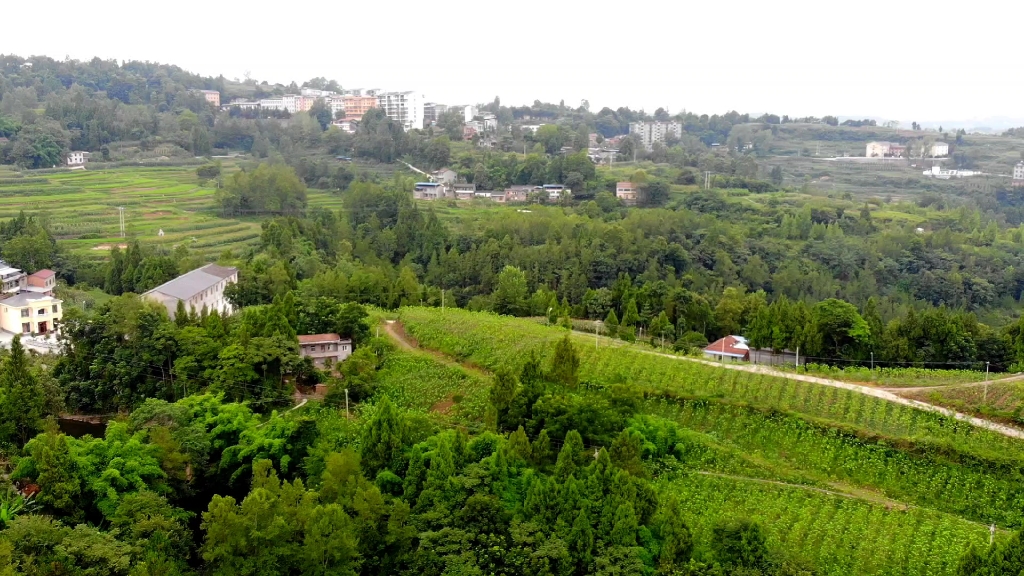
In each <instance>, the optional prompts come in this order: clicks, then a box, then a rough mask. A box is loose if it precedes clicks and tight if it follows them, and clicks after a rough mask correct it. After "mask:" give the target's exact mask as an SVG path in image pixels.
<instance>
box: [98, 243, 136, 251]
mask: <svg viewBox="0 0 1024 576" xmlns="http://www.w3.org/2000/svg"><path fill="white" fill-rule="evenodd" d="M113 247H114V244H100V245H98V246H93V247H92V249H93V250H110V249H111V248H113ZM117 247H118V248H127V247H128V245H127V244H117Z"/></svg>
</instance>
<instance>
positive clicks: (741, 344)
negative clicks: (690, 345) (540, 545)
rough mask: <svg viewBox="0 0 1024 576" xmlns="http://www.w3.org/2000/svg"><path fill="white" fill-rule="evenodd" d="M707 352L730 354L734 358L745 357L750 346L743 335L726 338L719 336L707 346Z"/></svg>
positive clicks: (721, 354)
mask: <svg viewBox="0 0 1024 576" xmlns="http://www.w3.org/2000/svg"><path fill="white" fill-rule="evenodd" d="M704 351H705V352H708V353H711V354H717V355H720V356H729V357H732V358H743V357H744V356H746V355H747V353H748V352H750V347H749V346H747V339H746V338H744V337H743V336H731V335H730V336H726V337H725V338H719V339H718V340H715V341H714V342H712V343H711V344H709V345H708V347H707V348H705V349H704Z"/></svg>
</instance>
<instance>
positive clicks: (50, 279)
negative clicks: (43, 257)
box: [24, 268, 57, 296]
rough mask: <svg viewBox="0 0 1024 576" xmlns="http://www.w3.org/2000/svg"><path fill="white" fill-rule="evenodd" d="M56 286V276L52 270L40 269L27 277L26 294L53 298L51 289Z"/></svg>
mask: <svg viewBox="0 0 1024 576" xmlns="http://www.w3.org/2000/svg"><path fill="white" fill-rule="evenodd" d="M56 285H57V274H56V273H55V272H54V271H53V270H47V269H45V268H44V269H42V270H39V271H37V272H35V273H33V274H29V276H28V285H27V286H25V287H24V289H25V290H26V291H27V292H35V293H37V294H45V295H47V296H53V288H54V287H55V286H56Z"/></svg>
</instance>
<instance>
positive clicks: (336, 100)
mask: <svg viewBox="0 0 1024 576" xmlns="http://www.w3.org/2000/svg"><path fill="white" fill-rule="evenodd" d="M324 104H327V107H328V108H330V109H331V117H333V118H337V117H338V112H344V111H345V98H344V96H327V97H326V98H324Z"/></svg>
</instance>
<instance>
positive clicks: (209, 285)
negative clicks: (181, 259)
mask: <svg viewBox="0 0 1024 576" xmlns="http://www.w3.org/2000/svg"><path fill="white" fill-rule="evenodd" d="M235 282H238V268H230V267H225V266H218V265H216V264H207V265H206V266H203V267H201V268H196V269H195V270H193V271H191V272H188V273H186V274H182V275H181V276H178V277H177V278H175V279H174V280H171V281H170V282H164V283H163V284H161V285H159V286H157V287H156V288H153V289H152V290H150V291H149V292H146V293H144V294H143V295H142V297H143V298H145V299H147V300H151V301H153V302H158V303H160V304H163V305H164V307H165V308H167V313H168V314H169V315H170V317H171V319H172V320H173V319H174V315H175V312H177V310H178V302H184V303H185V309H186V310H188V311H190V312H201V311H202V309H203V308H204V307H205V308H206V309H207V310H208V311H213V310H216V311H218V312H220V313H222V314H224V313H227V314H230V313H231V312H232V311H233V308H232V306H231V303H230V302H228V300H227V298H225V297H224V289H225V288H227V286H228V284H234V283H235Z"/></svg>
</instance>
